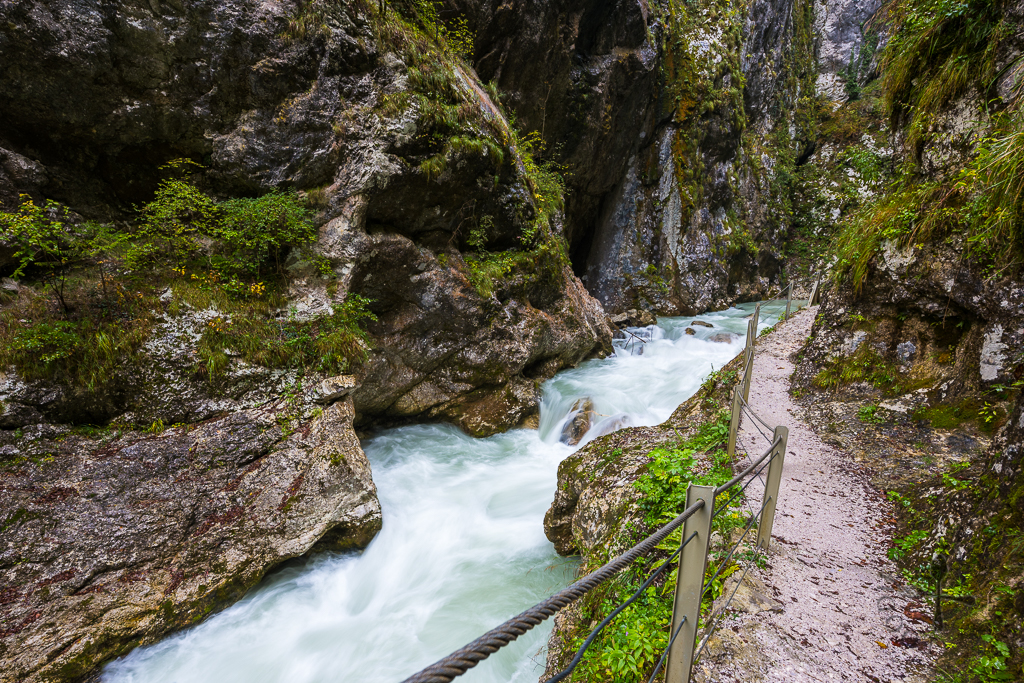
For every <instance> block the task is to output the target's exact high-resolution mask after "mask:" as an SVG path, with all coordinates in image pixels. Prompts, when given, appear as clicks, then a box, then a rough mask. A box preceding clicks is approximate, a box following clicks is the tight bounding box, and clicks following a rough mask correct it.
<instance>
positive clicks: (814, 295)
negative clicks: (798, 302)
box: [807, 273, 821, 308]
mask: <svg viewBox="0 0 1024 683" xmlns="http://www.w3.org/2000/svg"><path fill="white" fill-rule="evenodd" d="M820 288H821V274H820V273H819V274H818V277H817V278H815V280H814V286H813V287H811V296H810V298H809V299H807V307H808V308H810V307H811V306H815V305H817V303H818V291H819V289H820Z"/></svg>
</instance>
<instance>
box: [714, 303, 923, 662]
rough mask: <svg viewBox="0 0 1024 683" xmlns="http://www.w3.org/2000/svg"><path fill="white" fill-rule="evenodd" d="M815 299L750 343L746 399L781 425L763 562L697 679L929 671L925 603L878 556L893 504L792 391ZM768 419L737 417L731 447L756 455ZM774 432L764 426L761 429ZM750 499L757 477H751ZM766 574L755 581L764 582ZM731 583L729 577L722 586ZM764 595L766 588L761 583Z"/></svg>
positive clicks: (753, 500)
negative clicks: (781, 447) (921, 615)
mask: <svg viewBox="0 0 1024 683" xmlns="http://www.w3.org/2000/svg"><path fill="white" fill-rule="evenodd" d="M816 314H817V307H813V308H810V309H806V310H803V311H800V312H799V313H797V314H796V315H795V316H793V317H792V318H791V319H789V320H788V321H786V322H784V323H783V324H781V325H779V326H778V328H777V329H776V330H775V331H774V332H773V333H772V334H771V335H770V336H768V337H766V338H764V339H762V340H760V342H759V343H758V344H757V348H756V353H755V358H754V369H753V379H752V381H751V387H750V401H749V404H750V407H751V408H752V409H753V411H754V412H755V413H756V414H757V415H759V416H760V417H761V418H763V419H764V421H765V422H767V423H768V425H772V426H774V425H786V426H788V427H789V442H788V445H787V449H786V460H785V467H784V469H783V473H782V484H781V486H780V490H779V503H778V508H777V511H776V516H775V523H774V526H773V528H772V546H771V549H770V553H769V559H768V565H767V567H766V569H764V570H762V571H757V570H754V571H752V572H751V574H752V575H756V577H757V578H756V579H753V580H750V579H748V581H749V583H748V584H747V588H748V590H752V591H755V592H756V593H760V592H761V591H764V593H766V594H767V597H769V598H773V599H774V601H777V602H773V601H771V600H763V599H761V598H760V596H757V597H756V599H754V600H751V601H749V604H751V605H754V606H756V607H755V608H754V609H750V610H749V611H752V612H755V613H754V614H743V613H740V615H739V616H738V617H737V618H736V619H735V620H727V621H726V622H725V625H724V627H723V628H722V629H721V630H720V631H719V632H718V634H717V636H716V637H714V638H712V640H711V641H710V642H709V647H708V650H709V655H710V656H708V657H706V658H705V660H704V662H702V663H701V664H702V665H701V666H700V667H699V671H698V674H697V678H696V680H698V681H708V682H709V681H733V680H745V681H746V680H771V681H775V680H778V681H865V680H870V681H887V682H888V681H896V680H902V681H925V680H928V678H929V672H930V669H931V663H932V662H933V661H934V658H935V654H936V653H935V652H933V651H931V650H930V649H929V647H930V645H929V641H928V638H927V637H922V636H924V635H925V634H923V633H922V632H923V631H926V630H927V629H928V626H927V625H926V624H924V623H923V622H922V621H920V620H917V621H913V620H912V619H910V618H908V616H910V615H913V614H914V612H915V611H924V612H929V613H930V609H929V608H927V607H924V606H923V605H921V604H920V603H918V602H917V601H916V597H917V594H916V592H915V591H914V590H912V589H908V588H907V587H906V586H905V585H904V582H903V581H902V579H901V578H900V574H899V571H898V569H897V567H896V566H895V565H894V564H893V563H892V562H891V561H890V560H889V558H888V557H887V556H886V548H887V547H888V540H889V539H890V538H891V534H892V531H891V525H890V518H891V517H892V509H891V504H890V503H889V502H888V501H887V500H886V499H885V497H884V495H882V493H880V492H878V491H877V490H875V489H874V488H872V487H871V486H870V485H869V484H868V478H867V476H866V475H865V474H864V473H863V472H862V471H861V468H860V467H859V466H858V465H857V464H856V463H855V462H854V461H853V460H852V458H851V457H850V456H849V455H848V454H846V453H842V452H840V451H837V450H836V449H835V448H833V447H831V446H829V445H828V444H826V443H824V442H823V441H822V440H821V438H819V437H818V435H817V434H816V433H815V432H814V431H813V430H812V428H811V426H810V425H808V424H807V423H806V422H804V421H803V420H802V418H801V413H802V411H801V410H800V407H799V406H798V405H797V403H796V402H795V401H794V400H793V398H792V397H791V396H790V393H789V388H790V384H789V377H790V375H791V374H792V373H793V369H794V365H793V361H792V359H791V356H792V355H793V354H795V353H797V352H798V351H799V349H800V348H801V346H802V345H803V343H804V340H805V339H806V338H807V335H808V334H809V333H810V330H811V324H812V323H813V322H814V317H815V315H816ZM765 431H766V428H765V427H764V426H763V425H758V424H756V423H755V422H754V421H753V420H751V419H750V418H749V417H746V416H744V419H743V423H742V425H741V429H740V435H739V448H741V449H744V450H746V451H747V452H749V453H753V454H757V453H760V452H762V451H763V450H764V448H765V444H766V443H767V441H766V439H765V436H764V433H765ZM767 434H768V436H770V435H771V434H770V432H767ZM748 491H750V492H751V496H750V501H749V503H750V505H751V506H752V507H753V509H755V510H756V509H757V508H758V506H759V505H760V496H761V495H762V492H763V488H761V487H760V485H755V486H751V487H750V488H749V489H748ZM761 582H763V584H761ZM730 590H731V587H730ZM762 595H763V593H762Z"/></svg>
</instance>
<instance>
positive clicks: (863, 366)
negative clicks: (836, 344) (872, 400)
mask: <svg viewBox="0 0 1024 683" xmlns="http://www.w3.org/2000/svg"><path fill="white" fill-rule="evenodd" d="M901 379H902V380H903V384H902V385H901ZM908 381H909V380H907V379H906V378H904V377H903V376H902V374H901V373H900V371H899V368H897V367H896V365H894V364H892V363H890V362H888V361H886V360H885V359H884V358H882V356H881V354H879V353H878V352H877V351H875V350H874V349H872V348H871V347H870V345H869V344H868V343H867V342H863V343H861V345H860V346H859V347H857V350H856V351H854V352H853V353H852V354H850V355H848V356H841V357H839V358H836V359H833V360H831V361H829V363H828V364H827V365H826V366H825V367H824V369H822V370H821V371H820V372H819V373H818V374H817V375H815V377H814V384H815V385H816V386H818V387H821V388H823V389H834V388H836V387H839V386H842V385H844V384H850V383H852V382H867V383H868V384H870V385H872V386H873V387H875V388H876V389H882V390H884V391H889V392H892V393H900V389H905V388H907V384H906V382H908Z"/></svg>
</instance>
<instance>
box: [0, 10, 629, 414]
mask: <svg viewBox="0 0 1024 683" xmlns="http://www.w3.org/2000/svg"><path fill="white" fill-rule="evenodd" d="M399 11H402V12H407V13H408V12H409V9H408V8H405V7H404V5H396V7H395V8H394V9H392V10H390V14H389V15H388V16H389V18H388V19H387V20H382V19H381V18H380V17H379V16H377V15H376V14H375V13H376V5H375V4H373V3H354V4H347V5H342V4H339V3H332V2H320V1H319V0H318V1H315V2H284V3H271V4H267V3H261V2H256V1H253V0H237V1H233V0H218V1H190V2H164V3H149V2H121V3H114V4H110V3H99V2H79V3H73V4H71V5H68V4H66V3H51V2H46V1H42V0H39V1H22V2H12V3H5V4H4V5H3V7H2V8H0V19H3V25H4V26H5V29H4V30H3V31H2V32H0V34H2V35H0V59H2V60H3V61H4V63H5V65H6V68H5V69H4V73H3V75H2V76H0V111H3V112H4V117H5V121H6V122H7V125H5V129H4V131H3V132H2V134H0V135H2V139H0V148H2V149H3V152H2V158H3V164H2V178H0V191H3V192H4V196H3V198H2V199H3V201H4V202H5V204H6V205H7V206H11V205H13V203H14V202H15V200H16V194H17V192H30V193H34V194H35V196H36V197H37V198H41V197H44V196H45V197H52V198H56V199H58V200H61V201H63V202H65V203H67V204H68V205H69V206H71V207H72V208H73V209H74V210H75V211H78V212H79V213H81V214H83V215H84V216H86V217H93V218H100V219H109V218H121V217H125V216H127V215H130V213H128V212H129V211H130V207H131V205H132V204H133V203H139V202H142V201H144V200H146V199H148V198H149V196H150V193H151V192H152V191H153V189H154V187H155V184H156V182H157V180H158V179H159V173H158V167H159V166H160V165H161V164H163V163H165V162H166V161H167V160H169V159H172V158H176V157H189V158H192V159H195V160H199V161H201V162H202V163H204V164H205V165H206V166H207V169H206V172H205V173H204V181H205V183H206V184H207V186H208V187H209V188H210V190H211V191H212V192H213V193H214V194H218V195H220V196H230V195H238V194H243V195H244V194H253V193H260V192H264V191H266V190H268V189H271V188H295V189H299V190H304V191H309V192H315V193H317V195H318V196H319V197H321V200H320V201H321V202H322V206H323V210H322V213H321V215H320V216H319V220H320V222H321V223H322V224H323V228H322V231H321V240H320V244H319V245H318V248H317V251H318V252H319V253H320V254H321V255H322V256H324V257H326V258H327V259H328V260H329V264H330V267H331V268H332V270H333V273H334V274H333V276H329V277H328V278H323V277H321V276H319V275H318V273H317V272H316V271H315V270H314V269H312V268H310V267H309V266H308V265H305V266H304V265H303V264H302V263H299V262H294V261H293V263H292V276H291V279H292V283H291V291H290V299H291V302H290V303H291V306H292V307H293V308H294V309H295V311H296V312H297V313H298V315H299V316H300V317H301V316H314V315H318V314H321V313H324V312H328V311H330V306H331V305H332V304H333V303H335V302H337V301H340V300H342V299H343V298H344V297H345V296H346V295H347V293H348V292H354V293H357V294H364V295H366V296H369V297H370V298H371V299H373V300H374V303H373V306H372V308H373V311H374V313H375V314H376V315H377V316H378V318H379V323H378V324H377V325H376V326H374V327H373V328H372V330H371V335H372V337H373V347H374V350H373V352H372V353H371V358H370V360H369V362H368V363H367V364H366V366H365V368H364V370H363V371H362V373H361V377H360V379H361V382H362V389H361V390H360V392H359V393H358V394H357V395H356V409H357V413H358V419H359V420H361V421H363V422H366V423H370V422H380V421H385V422H387V421H395V420H403V419H411V418H418V419H423V418H442V419H450V420H454V421H456V422H459V423H460V424H462V425H463V426H465V427H466V428H467V429H469V430H470V431H472V432H473V433H478V434H485V433H492V432H494V431H496V430H500V429H504V428H507V427H508V426H510V425H514V424H516V423H517V422H518V421H519V420H520V419H521V418H522V417H523V415H524V414H526V413H527V412H530V411H531V410H534V409H535V408H536V380H538V379H543V378H546V377H549V376H550V375H551V374H553V373H554V372H555V371H556V370H558V369H559V368H560V367H565V366H567V365H572V364H574V363H576V362H579V360H581V359H582V358H585V357H586V356H588V355H589V354H592V353H596V352H600V351H601V350H602V349H604V350H607V349H608V348H610V347H609V341H610V335H611V328H610V327H609V325H608V324H607V322H606V321H605V318H604V315H603V312H602V311H601V308H600V306H599V305H598V304H597V303H596V302H595V301H593V300H592V299H590V297H589V296H588V295H587V293H586V291H585V290H584V289H583V288H582V287H580V286H579V284H578V282H577V281H576V278H575V277H574V275H573V274H572V273H571V272H569V271H567V270H565V269H564V267H563V264H562V262H561V261H559V259H557V258H553V259H548V260H543V259H537V258H532V259H530V262H531V264H532V265H531V267H529V268H526V269H524V268H521V267H519V266H516V267H514V268H512V272H510V273H506V275H508V276H509V277H508V282H505V283H504V285H502V286H501V287H498V288H497V292H496V293H495V294H491V293H489V292H488V293H486V294H487V295H486V296H485V295H483V294H481V292H480V291H479V290H480V288H479V287H476V286H474V283H473V282H471V279H472V275H473V273H472V272H471V268H470V267H467V264H466V262H465V261H464V260H463V259H462V252H464V251H466V250H467V249H468V248H469V247H468V244H467V240H469V239H470V235H471V233H472V231H473V230H478V229H480V226H481V225H484V226H485V227H484V233H485V234H484V238H485V239H484V243H483V244H481V245H479V247H475V248H486V249H487V250H490V251H492V252H495V251H502V250H508V249H510V248H520V249H524V250H525V249H526V248H527V247H529V246H530V245H527V244H525V242H523V240H524V239H525V238H524V234H525V233H528V232H530V231H531V230H536V227H535V226H534V223H535V222H536V221H537V220H538V211H539V207H538V204H537V201H538V200H537V199H536V196H535V193H534V190H535V189H536V188H535V186H534V185H533V184H532V181H531V179H530V178H529V177H528V174H527V173H526V169H525V168H524V166H523V163H522V159H521V158H520V156H519V152H518V148H517V145H516V143H515V142H514V136H513V135H512V131H511V130H510V129H509V127H508V124H507V122H506V121H505V119H504V118H503V116H502V114H501V113H500V112H499V110H498V108H497V107H496V105H495V103H494V102H493V101H492V100H491V96H490V94H489V93H487V92H485V90H484V89H483V88H482V87H481V84H480V81H479V80H478V79H477V77H476V75H475V74H473V73H471V71H470V70H468V69H467V68H465V67H463V66H460V65H459V62H458V60H457V59H455V58H453V57H452V56H451V55H450V54H448V53H445V52H444V51H443V50H441V49H440V48H438V47H437V46H435V45H432V44H428V43H424V41H423V39H422V38H420V37H417V36H418V35H419V34H418V33H417V30H416V29H415V28H414V27H412V25H410V24H408V22H407V21H406V20H405V19H402V18H400V17H399V14H398V12H399ZM552 20H553V19H552ZM553 25H554V24H552V25H551V26H553ZM545 36H548V34H545ZM127 56H130V58H128V57H127ZM534 57H535V53H534V52H532V51H529V50H527V46H525V45H520V46H517V48H516V50H515V51H514V54H512V55H509V56H507V58H505V59H504V61H505V62H508V63H509V64H510V65H511V63H512V62H514V61H515V60H517V59H518V60H524V59H529V60H532V59H533V58H534ZM509 71H510V72H511V71H512V70H511V69H509ZM620 79H621V77H620ZM513 85H514V84H513ZM439 110H440V111H441V112H442V113H443V115H442V116H440V118H438V116H439V115H438V114H437V112H438V111H439ZM451 116H455V117H457V121H456V123H455V124H454V128H453V127H452V124H451V122H450V120H449V119H450V117H451ZM526 116H528V115H526ZM445 117H449V119H446V118H445ZM563 125H565V124H564V123H563ZM452 140H455V141H457V142H458V141H466V140H471V141H472V144H474V145H477V147H473V148H472V149H468V150H466V149H463V148H461V147H459V148H457V149H456V147H453V146H452V145H453V143H452ZM427 160H431V161H433V162H435V163H436V164H437V165H438V166H441V167H443V169H442V170H441V171H440V172H439V173H437V174H435V175H434V176H432V175H431V173H430V172H427V171H425V170H424V168H422V164H423V163H424V162H425V161H427ZM569 214H572V211H571V210H570V211H569ZM549 223H550V225H546V226H545V228H544V230H545V231H548V232H549V233H551V239H553V240H558V239H560V237H559V233H561V232H562V231H561V225H562V221H561V213H560V212H558V214H557V215H555V216H553V217H552V219H551V221H549ZM398 272H402V273H406V274H404V275H402V276H401V277H398V278H396V277H394V275H395V274H396V273H398ZM332 280H333V281H334V282H333V284H332V282H331V281H332ZM328 285H331V286H330V287H329V286H328ZM425 326H428V327H431V328H432V329H433V332H432V333H431V334H432V336H429V337H424V336H423V335H422V333H423V330H424V327H425ZM499 339H504V340H511V341H509V342H503V343H502V344H498V343H497V340H499Z"/></svg>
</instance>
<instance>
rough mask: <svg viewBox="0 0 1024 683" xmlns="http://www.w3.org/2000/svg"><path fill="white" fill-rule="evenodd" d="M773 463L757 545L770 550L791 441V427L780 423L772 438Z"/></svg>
mask: <svg viewBox="0 0 1024 683" xmlns="http://www.w3.org/2000/svg"><path fill="white" fill-rule="evenodd" d="M772 440H773V442H774V443H775V447H774V448H773V449H772V454H771V455H770V456H769V457H770V458H771V463H770V464H769V465H768V480H767V481H766V482H765V484H764V500H765V502H764V503H763V505H764V509H763V510H761V519H760V520H759V521H758V524H757V547H758V548H761V549H763V550H768V542H769V541H771V538H772V524H773V523H774V522H775V506H776V505H777V504H778V502H779V484H780V483H782V465H783V463H784V462H785V460H786V442H787V441H789V427H783V426H782V425H779V426H778V427H776V428H775V436H774V438H773V439H772Z"/></svg>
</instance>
